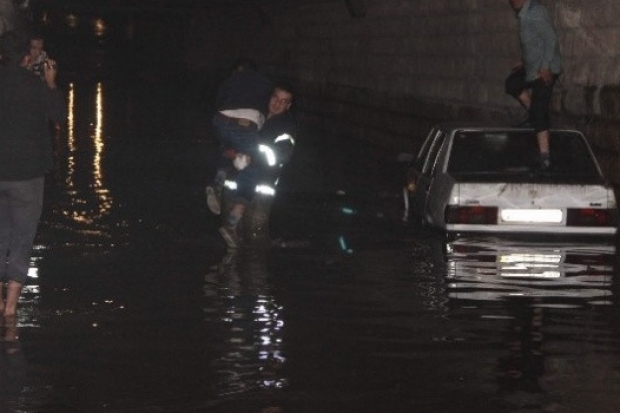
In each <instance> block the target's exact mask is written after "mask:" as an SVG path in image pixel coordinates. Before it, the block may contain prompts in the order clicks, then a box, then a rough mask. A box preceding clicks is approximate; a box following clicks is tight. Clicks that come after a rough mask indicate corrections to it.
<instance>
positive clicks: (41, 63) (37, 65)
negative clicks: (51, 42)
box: [32, 52, 47, 76]
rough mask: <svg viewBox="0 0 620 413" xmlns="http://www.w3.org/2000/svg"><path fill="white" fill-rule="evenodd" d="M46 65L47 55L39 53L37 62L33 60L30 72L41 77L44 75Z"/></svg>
mask: <svg viewBox="0 0 620 413" xmlns="http://www.w3.org/2000/svg"><path fill="white" fill-rule="evenodd" d="M46 63H47V53H45V52H41V54H40V55H39V57H37V60H35V61H34V63H33V64H32V71H33V72H34V73H35V74H37V75H39V76H42V75H43V73H45V64H46Z"/></svg>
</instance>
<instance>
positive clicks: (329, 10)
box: [188, 0, 620, 183]
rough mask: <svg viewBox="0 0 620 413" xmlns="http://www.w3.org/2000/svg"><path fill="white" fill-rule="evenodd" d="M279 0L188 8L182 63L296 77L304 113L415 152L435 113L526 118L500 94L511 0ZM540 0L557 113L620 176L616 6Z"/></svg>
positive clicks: (512, 30)
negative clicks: (556, 50) (554, 57)
mask: <svg viewBox="0 0 620 413" xmlns="http://www.w3.org/2000/svg"><path fill="white" fill-rule="evenodd" d="M285 3H294V4H296V5H288V6H280V7H279V8H275V7H273V8H270V7H268V6H264V7H263V8H261V9H258V8H257V9H252V10H249V9H243V10H242V9H240V8H238V9H234V8H231V9H230V10H227V11H219V12H218V13H211V12H210V13H204V14H203V15H195V16H194V21H193V25H192V33H191V35H190V38H189V41H190V47H188V50H190V55H189V57H190V59H189V61H191V62H193V64H194V66H201V65H202V67H203V68H207V67H208V68H210V69H208V70H211V71H214V70H216V69H215V68H221V67H222V66H223V65H224V64H226V63H230V61H231V60H232V59H233V58H234V57H237V56H239V55H245V56H249V57H252V58H254V59H256V60H257V61H258V62H259V63H260V65H261V70H262V71H263V72H265V73H266V74H268V75H270V76H272V77H278V78H285V79H288V80H291V81H292V82H293V83H294V85H295V86H296V88H297V96H298V98H299V99H298V101H297V102H296V106H297V111H298V113H297V114H298V116H299V117H300V118H302V119H303V120H304V121H306V122H310V123H312V124H314V125H316V126H317V127H325V128H329V130H330V132H331V133H333V132H335V133H338V134H346V135H349V136H355V137H358V138H360V139H364V140H368V141H371V142H374V143H377V144H379V145H382V146H386V147H389V148H392V149H394V150H397V151H401V150H416V149H417V147H418V146H419V144H420V138H421V137H422V136H424V133H425V132H426V130H427V128H428V127H429V125H430V124H431V123H432V122H434V121H437V120H444V119H481V120H499V121H505V122H509V123H510V122H512V123H515V122H518V121H519V120H522V119H523V118H524V117H525V114H524V113H523V111H522V109H521V108H520V107H519V106H518V105H517V104H516V102H515V101H514V100H512V98H510V97H508V96H507V95H505V93H504V90H503V82H504V79H505V77H506V75H507V74H508V72H509V70H510V68H511V66H512V65H513V64H514V63H515V61H517V60H518V59H519V58H520V49H519V43H518V35H517V21H516V18H515V15H514V13H513V12H512V10H511V9H510V6H509V5H508V2H507V1H497V0H459V1H454V0H418V1H413V0H363V1H350V2H348V3H347V2H346V1H345V0H334V1H320V2H319V1H317V2H312V1H308V2H305V3H303V4H301V3H302V2H299V4H298V3H297V2H285ZM542 3H543V4H545V5H546V6H547V7H548V9H549V12H550V14H551V16H552V19H553V21H554V24H555V27H556V31H557V33H558V37H559V39H560V46H561V50H562V55H563V66H564V71H563V74H562V76H561V78H560V81H559V82H558V84H557V85H556V88H555V92H554V98H553V103H552V111H553V117H554V120H553V121H554V123H555V124H556V125H567V126H570V127H577V128H579V129H581V130H583V131H585V132H586V135H587V137H588V139H589V140H590V142H591V143H592V145H593V147H594V148H595V151H596V153H597V156H598V158H599V160H600V161H601V163H602V165H603V168H604V169H605V170H606V172H607V173H608V175H609V176H610V177H611V178H612V180H614V182H616V183H619V182H620V169H619V166H618V162H617V160H618V150H619V147H620V138H619V131H620V129H619V128H618V126H619V117H620V114H619V109H620V65H619V64H618V63H619V60H620V50H619V49H620V23H619V22H618V16H620V2H617V1H615V0H562V1H559V0H558V1H552V0H543V1H542ZM281 4H282V3H281ZM347 4H349V5H357V6H361V7H358V8H357V9H356V10H352V9H351V7H353V6H349V7H348V6H347ZM356 15H357V16H358V17H355V16H356ZM217 70H219V72H217V73H218V74H219V75H220V78H221V73H222V72H221V69H217ZM211 78H213V79H215V78H216V77H213V76H212V77H211Z"/></svg>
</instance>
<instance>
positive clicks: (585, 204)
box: [405, 124, 618, 236]
mask: <svg viewBox="0 0 620 413" xmlns="http://www.w3.org/2000/svg"><path fill="white" fill-rule="evenodd" d="M549 146H550V161H551V165H550V167H549V168H548V169H541V168H540V167H539V166H538V160H539V157H540V152H539V149H538V141H537V139H536V135H535V133H534V131H533V130H532V129H524V128H510V127H488V126H485V127H479V126H468V125H465V124H461V125H459V124H441V125H438V126H436V127H435V128H433V129H432V131H431V132H430V134H429V135H428V137H427V138H426V140H425V142H424V144H423V145H422V148H421V149H420V152H419V154H418V156H417V158H416V159H415V160H414V161H413V162H412V165H411V168H410V170H409V173H408V180H409V181H408V185H407V190H406V191H405V194H406V196H405V206H406V212H405V216H406V217H407V218H415V219H418V220H421V222H422V223H424V224H429V225H431V226H433V227H437V228H439V229H441V230H444V231H446V232H448V233H459V234H460V233H526V234H527V233H531V234H536V233H543V234H571V235H604V236H614V235H615V234H616V232H617V226H618V210H617V206H616V197H615V194H614V190H613V188H612V186H611V185H610V184H609V183H608V182H607V181H606V179H605V177H604V176H603V174H602V172H601V169H600V167H599V165H598V163H597V162H596V159H595V157H594V155H593V153H592V150H591V149H590V147H589V145H588V143H587V141H586V139H585V137H584V136H583V134H582V133H580V132H578V131H575V130H551V136H550V139H549Z"/></svg>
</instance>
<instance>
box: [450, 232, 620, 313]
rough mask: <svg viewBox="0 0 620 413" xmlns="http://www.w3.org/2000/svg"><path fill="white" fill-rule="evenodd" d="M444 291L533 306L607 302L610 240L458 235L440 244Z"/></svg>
mask: <svg viewBox="0 0 620 413" xmlns="http://www.w3.org/2000/svg"><path fill="white" fill-rule="evenodd" d="M446 252H447V253H446V261H447V269H448V273H447V279H448V282H449V284H448V295H449V297H450V298H452V299H455V300H471V301H472V303H475V302H477V301H503V300H507V299H511V298H523V299H536V300H537V301H538V304H537V305H538V306H541V305H545V306H553V305H558V306H563V307H564V306H573V305H575V306H577V307H581V306H583V305H587V304H589V305H610V304H612V287H613V276H614V273H615V269H616V268H615V267H614V261H615V252H616V250H615V246H614V245H612V244H544V243H538V244H535V243H517V242H509V241H501V240H496V239H458V240H456V241H454V242H450V243H448V244H447V246H446Z"/></svg>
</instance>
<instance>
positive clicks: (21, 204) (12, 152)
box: [0, 30, 66, 317]
mask: <svg viewBox="0 0 620 413" xmlns="http://www.w3.org/2000/svg"><path fill="white" fill-rule="evenodd" d="M29 47H30V44H29V37H28V36H27V35H26V33H24V32H23V31H21V30H19V31H18V30H13V31H10V32H6V33H4V34H3V35H2V36H1V37H0V62H1V64H2V67H0V314H1V315H4V317H11V316H15V314H16V309H17V303H18V301H19V297H20V295H21V292H22V288H23V286H24V283H25V282H26V278H27V275H28V269H29V264H30V256H31V252H32V246H33V242H34V238H35V235H36V232H37V227H38V225H39V219H40V217H41V212H42V207H43V186H44V177H45V174H46V172H47V171H48V170H49V169H50V168H51V167H52V162H53V160H52V145H51V139H50V131H49V122H50V121H54V122H63V121H64V120H65V119H66V108H65V105H64V99H63V98H62V95H61V92H60V91H59V90H58V88H57V86H56V74H57V71H56V62H55V61H54V60H52V59H49V58H48V59H47V60H45V62H44V66H43V80H44V81H41V78H40V77H39V76H37V75H35V74H34V73H33V72H32V71H30V70H28V67H27V64H28V61H29V60H28V54H29V50H30V49H29ZM5 295H6V300H5V299H4V297H5Z"/></svg>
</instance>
